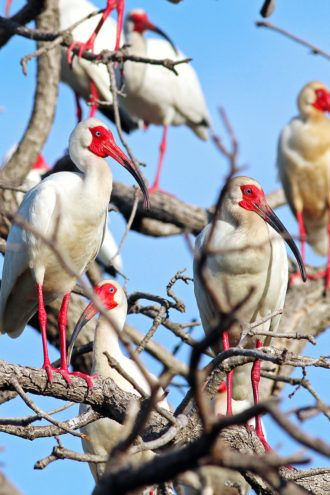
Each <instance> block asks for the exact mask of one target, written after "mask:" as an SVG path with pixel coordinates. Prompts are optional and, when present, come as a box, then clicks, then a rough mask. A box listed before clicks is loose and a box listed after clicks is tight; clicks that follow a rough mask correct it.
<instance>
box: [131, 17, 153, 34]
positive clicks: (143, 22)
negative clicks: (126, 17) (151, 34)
mask: <svg viewBox="0 0 330 495" xmlns="http://www.w3.org/2000/svg"><path fill="white" fill-rule="evenodd" d="M130 20H131V21H132V22H133V24H134V31H136V32H137V33H143V32H144V31H147V30H148V29H150V30H154V28H155V25H154V24H152V22H150V20H149V17H148V16H147V14H146V13H143V14H132V15H131V16H130Z"/></svg>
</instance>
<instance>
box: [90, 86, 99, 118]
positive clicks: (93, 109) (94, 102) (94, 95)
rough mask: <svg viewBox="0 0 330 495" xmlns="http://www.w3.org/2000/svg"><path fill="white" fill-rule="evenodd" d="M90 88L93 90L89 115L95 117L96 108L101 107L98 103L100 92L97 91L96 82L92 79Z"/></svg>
mask: <svg viewBox="0 0 330 495" xmlns="http://www.w3.org/2000/svg"><path fill="white" fill-rule="evenodd" d="M90 90H91V96H90V99H89V103H91V108H90V112H89V117H94V116H95V113H96V110H97V109H98V107H99V106H98V104H97V100H98V98H99V93H98V91H97V87H96V84H95V82H94V81H93V80H92V79H91V81H90Z"/></svg>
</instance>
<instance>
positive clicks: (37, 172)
mask: <svg viewBox="0 0 330 495" xmlns="http://www.w3.org/2000/svg"><path fill="white" fill-rule="evenodd" d="M16 149H17V144H14V145H13V146H12V147H11V148H10V149H9V150H8V151H7V153H6V154H5V155H4V157H3V159H2V162H1V167H4V166H5V165H6V164H7V163H8V161H9V159H10V158H11V157H12V155H13V153H14V151H16ZM50 170H51V167H50V166H49V165H48V164H47V163H46V161H45V159H44V157H43V156H42V155H39V156H38V158H37V160H36V161H35V164H34V165H33V167H32V169H31V170H30V172H29V173H28V175H27V176H26V178H25V180H24V182H23V184H22V188H23V189H25V190H26V191H29V190H30V189H32V187H34V186H36V185H37V184H39V182H40V181H41V180H42V176H43V175H44V174H45V173H46V172H49V171H50ZM15 196H16V201H17V204H18V205H20V204H21V202H22V201H23V198H24V193H23V192H20V191H17V192H16V193H15ZM96 259H97V261H98V262H99V263H101V264H102V265H103V266H104V268H106V269H110V271H111V270H112V269H113V270H114V271H115V272H122V271H123V260H122V257H121V256H120V253H118V246H117V244H116V241H115V239H114V238H113V236H112V234H111V233H110V231H109V230H108V229H106V230H105V233H104V239H103V242H102V246H101V248H100V251H99V253H98V255H97V257H96Z"/></svg>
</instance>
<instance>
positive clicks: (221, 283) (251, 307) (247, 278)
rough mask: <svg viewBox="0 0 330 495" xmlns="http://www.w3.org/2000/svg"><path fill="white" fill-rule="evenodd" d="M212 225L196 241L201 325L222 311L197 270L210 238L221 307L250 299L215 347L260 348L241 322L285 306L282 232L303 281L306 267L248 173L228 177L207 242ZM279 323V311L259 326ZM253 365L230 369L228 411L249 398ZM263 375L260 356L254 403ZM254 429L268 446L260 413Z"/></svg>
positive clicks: (209, 269) (212, 278)
mask: <svg viewBox="0 0 330 495" xmlns="http://www.w3.org/2000/svg"><path fill="white" fill-rule="evenodd" d="M211 229H212V224H209V225H207V226H206V227H205V228H204V229H203V230H202V232H201V233H200V234H199V236H198V237H197V239H196V245H195V259H194V288H195V296H196V300H197V304H198V308H199V312H200V316H201V320H202V324H203V329H204V331H205V333H206V334H208V333H209V332H210V331H211V330H212V328H213V326H214V321H215V318H216V316H217V315H218V314H219V312H218V311H217V310H216V308H215V307H214V302H213V300H212V298H211V294H210V293H209V292H208V291H207V290H206V289H205V287H204V284H203V282H202V279H201V273H200V269H199V255H200V254H201V253H202V252H203V250H204V249H205V246H206V243H210V244H209V245H208V247H209V249H210V250H212V251H213V253H214V254H209V255H208V256H207V259H206V263H205V276H206V277H207V280H208V283H209V284H210V285H211V287H212V290H213V291H214V292H215V293H216V296H217V299H218V301H219V302H220V306H221V312H223V313H230V311H231V310H232V309H233V308H234V306H235V305H237V304H238V303H240V302H242V301H243V299H244V298H247V300H246V301H245V302H244V304H243V305H242V306H241V307H240V308H239V310H238V314H237V315H236V316H237V320H236V322H235V323H234V324H233V325H232V326H231V327H230V328H229V329H228V331H225V332H223V334H222V341H221V342H220V341H219V342H216V343H214V345H213V346H212V348H213V350H214V351H215V352H216V353H219V352H220V351H222V350H226V349H228V347H229V346H231V347H234V346H237V345H238V344H239V343H240V344H242V345H244V346H245V347H249V348H252V347H254V346H255V345H257V347H260V346H262V341H261V338H256V337H254V338H251V337H245V338H243V340H242V328H241V325H240V323H241V322H246V323H252V322H255V321H258V320H260V319H261V318H263V317H265V316H267V315H269V314H270V313H272V312H274V311H276V310H278V309H281V308H283V306H284V300H285V294H286V290H287V281H288V263H287V254H286V250H285V246H284V242H283V239H282V237H283V238H284V239H285V241H286V242H287V243H288V245H289V246H290V248H291V250H292V252H293V254H294V255H295V257H296V259H297V261H298V264H299V267H300V270H301V274H302V277H303V279H304V280H305V279H306V272H305V268H304V264H303V261H302V259H301V257H300V254H299V251H298V249H297V247H296V245H295V243H294V241H293V240H292V238H291V236H290V234H289V233H288V232H287V230H286V229H285V227H284V225H283V224H282V223H281V222H280V220H279V219H278V217H277V216H276V215H275V213H274V212H273V211H272V210H271V208H270V207H269V206H268V204H267V202H266V199H265V195H264V192H263V190H262V188H261V186H260V184H259V183H258V182H257V181H255V180H254V179H251V178H250V177H243V176H242V177H235V178H233V179H231V180H230V181H229V182H228V184H227V186H226V189H225V191H224V193H223V197H222V203H221V206H220V211H219V216H218V218H217V219H216V221H215V225H214V231H213V234H212V237H211V239H210V241H209V236H210V233H211ZM281 236H282V237H281ZM203 273H204V271H203ZM248 296H249V297H248ZM279 322H280V315H277V316H275V317H273V318H272V319H270V320H268V321H266V322H265V323H263V324H262V325H260V326H259V327H258V328H260V330H270V331H272V332H274V331H276V330H277V328H278V325H279ZM243 337H244V336H243ZM268 342H269V339H268V338H267V339H265V343H266V345H267V344H268ZM250 370H251V364H246V365H243V366H240V367H238V368H236V369H235V370H234V372H233V371H231V372H230V373H229V374H228V376H227V391H228V403H227V414H231V413H232V408H231V399H232V397H233V398H234V399H235V400H245V399H249V400H250V397H251V389H250V388H249V380H250V378H249V372H250ZM259 380H260V361H256V362H255V363H254V364H253V366H252V370H251V382H252V390H253V396H254V400H255V402H257V401H258V383H259ZM256 432H257V434H258V436H259V438H260V440H261V441H262V442H263V443H264V445H265V446H266V447H267V444H266V442H265V440H264V438H263V433H262V426H261V420H260V418H259V417H257V418H256Z"/></svg>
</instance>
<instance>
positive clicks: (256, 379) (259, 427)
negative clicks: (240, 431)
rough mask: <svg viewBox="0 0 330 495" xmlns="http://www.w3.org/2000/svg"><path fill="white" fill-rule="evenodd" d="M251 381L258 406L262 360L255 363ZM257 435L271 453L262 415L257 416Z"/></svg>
mask: <svg viewBox="0 0 330 495" xmlns="http://www.w3.org/2000/svg"><path fill="white" fill-rule="evenodd" d="M256 347H257V349H259V348H260V347H262V342H261V340H259V339H258V340H257V345H256ZM251 381H252V390H253V398H254V403H255V404H258V402H259V382H260V360H259V359H258V360H257V361H255V362H254V363H253V366H252V370H251ZM256 434H257V435H258V438H259V440H260V441H261V443H262V444H263V446H264V447H265V449H266V452H269V451H270V450H272V449H271V447H270V446H269V445H268V443H267V442H266V439H265V435H264V432H263V429H262V423H261V417H260V414H257V416H256Z"/></svg>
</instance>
